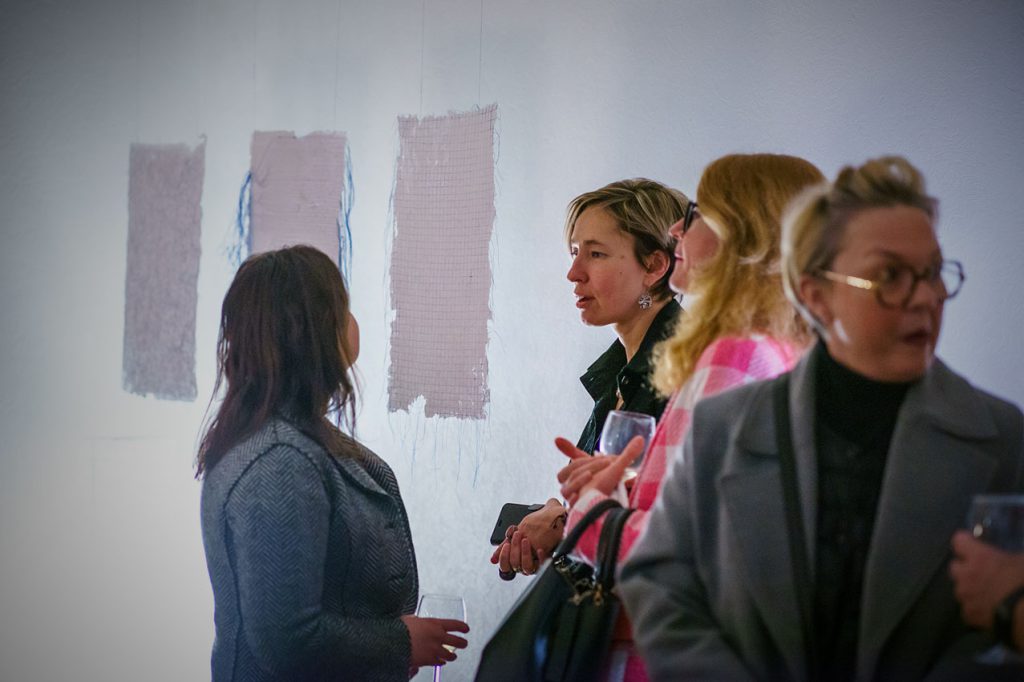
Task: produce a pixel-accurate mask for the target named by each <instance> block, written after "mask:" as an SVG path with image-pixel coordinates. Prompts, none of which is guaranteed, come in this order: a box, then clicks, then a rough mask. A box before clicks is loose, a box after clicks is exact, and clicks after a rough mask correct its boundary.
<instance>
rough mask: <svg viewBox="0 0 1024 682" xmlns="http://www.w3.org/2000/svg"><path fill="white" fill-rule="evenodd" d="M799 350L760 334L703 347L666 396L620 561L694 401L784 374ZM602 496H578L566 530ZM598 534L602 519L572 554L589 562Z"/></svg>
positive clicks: (677, 447)
mask: <svg viewBox="0 0 1024 682" xmlns="http://www.w3.org/2000/svg"><path fill="white" fill-rule="evenodd" d="M803 350H804V349H803V348H802V347H799V346H795V345H793V344H790V343H786V342H783V341H779V340H776V339H774V338H771V337H768V336H764V335H760V334H755V335H751V336H727V337H723V338H720V339H717V340H715V341H714V342H712V343H711V345H710V346H708V347H707V348H705V349H704V352H703V353H701V356H700V358H699V359H698V360H697V367H696V369H695V371H694V373H693V376H691V377H690V378H689V380H687V382H686V383H685V384H684V385H683V387H682V388H680V389H679V390H678V391H676V393H675V394H673V395H672V397H671V398H670V399H669V402H668V407H666V408H665V412H664V414H662V415H661V419H660V420H659V422H658V428H657V430H656V431H655V432H654V438H653V440H651V445H650V447H649V448H648V449H647V454H646V455H645V457H644V462H643V465H642V466H641V467H640V473H639V475H638V476H637V479H636V481H635V483H634V485H633V490H632V491H631V492H630V496H629V506H630V507H632V508H634V509H636V510H637V511H636V512H634V513H633V514H631V515H630V517H629V519H628V521H627V522H626V527H625V528H624V529H623V531H622V542H621V545H620V547H619V561H620V562H621V561H622V560H623V559H624V558H625V557H626V556H628V554H629V551H630V550H631V549H632V547H633V545H634V544H635V543H636V540H637V538H638V537H639V536H640V533H642V532H643V530H644V528H646V527H647V518H648V516H647V515H648V512H649V510H650V509H651V507H652V506H654V501H655V499H657V497H658V491H659V490H660V489H661V482H662V479H664V478H665V471H666V470H667V468H668V463H669V458H670V457H674V456H677V454H678V453H679V452H680V451H681V450H682V447H683V439H684V438H685V437H686V432H687V431H688V430H689V428H690V413H691V412H693V408H694V407H695V406H696V405H697V403H698V402H699V401H700V400H701V399H702V398H706V397H708V396H711V395H715V394H716V393H721V392H722V391H725V390H727V389H730V388H735V387H737V386H742V385H743V384H749V383H751V382H754V381H759V380H761V379H771V378H772V377H776V376H778V375H780V374H782V373H783V372H787V371H789V370H790V369H792V367H793V365H795V364H796V361H797V360H798V359H799V358H800V355H801V354H802V353H803ZM605 497H606V496H605V495H602V494H601V493H599V492H597V491H593V490H592V491H590V492H588V493H587V494H586V495H584V496H582V497H581V498H580V499H579V500H577V502H576V505H575V506H574V507H573V508H572V509H570V510H569V518H568V520H567V521H568V523H567V526H568V528H572V527H573V526H575V525H576V524H577V523H579V520H580V519H581V518H583V515H584V514H586V513H587V510H589V509H590V508H591V507H593V506H594V505H595V504H597V503H598V502H599V501H601V500H602V499H604V498H605ZM600 532H601V522H600V521H599V522H597V523H595V524H593V525H591V527H590V528H588V529H587V531H586V532H585V533H584V534H583V537H581V538H580V541H579V543H578V544H577V545H576V554H578V555H580V556H581V557H583V558H585V559H587V560H588V561H591V562H593V561H594V557H595V556H596V554H597V540H598V537H599V535H600Z"/></svg>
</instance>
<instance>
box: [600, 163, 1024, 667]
mask: <svg viewBox="0 0 1024 682" xmlns="http://www.w3.org/2000/svg"><path fill="white" fill-rule="evenodd" d="M935 220H936V201H935V200H934V199H933V198H931V197H930V196H928V195H927V194H926V192H925V188H924V180H923V178H922V177H921V174H920V173H919V172H918V171H917V169H915V168H914V167H913V166H912V165H910V163H908V162H907V161H906V160H905V159H902V158H899V157H885V158H881V159H875V160H872V161H868V162H867V163H865V164H863V165H861V166H859V167H847V168H844V169H843V170H842V171H841V172H840V173H839V175H838V177H837V178H836V180H835V182H834V183H832V184H821V185H819V186H817V187H814V188H812V189H810V190H808V191H807V192H806V193H805V194H804V195H803V196H802V197H801V198H800V199H798V200H797V202H795V204H794V206H793V207H792V208H791V209H790V210H789V211H788V212H787V218H786V220H785V229H784V234H783V245H782V276H783V281H784V283H785V291H786V295H787V297H788V298H789V300H790V301H791V303H792V304H793V305H794V307H795V309H796V310H798V311H799V312H800V313H801V314H802V315H804V317H805V318H806V319H807V320H808V321H809V322H810V323H811V324H812V325H813V327H814V329H815V330H816V332H817V334H818V342H817V344H816V345H815V347H814V349H813V350H812V351H811V352H810V353H808V354H807V355H806V356H805V357H804V358H803V359H802V360H801V361H800V363H799V364H798V365H797V366H796V367H795V368H794V369H793V370H792V372H789V373H787V374H785V375H783V376H782V377H779V378H777V379H774V380H771V381H763V382H758V383H756V384H753V385H750V386H745V387H742V388H739V389H737V390H735V391H730V392H728V393H725V394H722V395H720V396H715V397H712V398H709V399H707V400H705V401H704V402H702V403H701V404H699V405H697V407H696V408H695V410H694V411H693V416H692V426H691V429H690V436H689V437H688V438H687V440H686V443H685V447H684V448H683V451H682V452H681V453H680V454H679V455H677V456H675V457H674V458H673V460H672V462H671V465H670V466H671V469H670V472H669V473H668V475H667V476H666V478H665V482H664V485H663V487H662V489H661V494H660V499H659V503H658V505H657V506H656V507H655V509H654V511H653V512H652V514H651V518H650V522H649V524H648V526H647V530H646V534H645V535H644V536H643V538H642V539H641V540H640V541H639V542H638V543H637V545H636V547H635V550H634V552H633V554H632V555H631V556H630V558H629V560H628V561H627V562H626V565H625V566H624V567H623V569H622V579H621V582H620V585H619V589H620V590H621V593H622V597H623V601H624V603H625V605H626V608H627V611H628V612H629V616H630V618H631V619H632V622H633V625H634V632H635V635H636V641H637V644H638V646H639V648H640V651H641V653H642V654H643V656H644V660H645V661H646V663H647V669H648V672H649V673H650V676H651V678H652V679H655V680H678V679H708V678H711V677H714V678H716V679H729V680H829V681H832V680H839V681H842V680H922V679H929V680H938V679H944V680H945V679H948V680H956V679H971V680H976V679H1024V675H1022V673H1024V671H1022V670H1020V669H1015V670H1008V669H1005V668H1000V667H998V666H985V665H982V664H980V663H976V662H975V657H976V655H977V654H978V653H979V652H981V651H983V650H984V649H986V648H987V647H988V646H989V645H990V644H991V641H990V640H987V639H986V636H985V635H984V634H983V633H980V632H976V631H971V630H970V628H969V627H968V626H967V625H965V624H964V623H963V622H962V621H961V619H960V615H959V613H958V606H957V602H956V599H955V597H954V592H953V585H952V583H951V580H950V576H949V574H948V563H949V558H950V546H949V543H950V537H951V536H952V535H953V533H954V531H955V530H957V529H958V528H959V527H961V526H962V525H963V523H964V519H965V518H966V515H967V510H968V507H969V505H970V502H971V498H972V496H974V495H976V494H979V493H1005V492H1020V491H1021V490H1022V483H1024V481H1022V475H1024V452H1022V431H1024V419H1022V415H1021V412H1020V410H1019V409H1018V408H1017V407H1016V406H1014V405H1011V404H1010V403H1007V402H1005V401H1003V400H1000V399H999V398H996V397H994V396H992V395H989V394H988V393H985V392H983V391H981V390H979V389H977V388H974V387H973V386H971V385H970V384H969V383H968V382H967V381H966V380H965V379H964V378H963V377H961V376H960V375H958V374H956V373H955V372H953V371H952V370H951V369H949V368H948V367H946V365H945V364H943V363H942V361H940V360H938V359H937V358H936V357H935V347H936V344H937V342H938V338H939V332H940V330H941V327H942V316H943V309H944V306H945V303H946V301H947V300H949V299H951V298H953V297H954V296H955V295H956V294H957V292H958V291H959V290H960V286H961V284H962V283H963V280H964V276H963V268H962V266H961V265H960V264H959V263H958V262H956V261H952V260H947V259H946V258H945V256H944V255H943V252H942V249H941V247H940V246H939V242H938V240H937V237H936V232H935Z"/></svg>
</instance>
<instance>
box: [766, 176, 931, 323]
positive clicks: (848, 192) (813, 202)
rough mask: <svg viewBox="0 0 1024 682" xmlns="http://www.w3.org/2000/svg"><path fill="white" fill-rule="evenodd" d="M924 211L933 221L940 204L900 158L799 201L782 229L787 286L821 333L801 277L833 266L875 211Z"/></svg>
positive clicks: (838, 179) (823, 185)
mask: <svg viewBox="0 0 1024 682" xmlns="http://www.w3.org/2000/svg"><path fill="white" fill-rule="evenodd" d="M893 206H910V207H913V208H919V209H921V210H922V211H924V212H925V214H927V215H928V218H929V219H930V220H932V221H933V222H934V221H935V219H936V218H937V217H938V200H936V199H935V198H934V197H931V196H928V194H927V193H926V192H925V183H924V177H923V176H922V175H921V173H920V171H918V170H917V169H916V168H914V166H913V165H911V163H910V162H909V161H907V160H906V159H904V158H903V157H901V156H883V157H881V158H878V159H871V160H869V161H867V162H865V163H864V164H863V165H861V166H857V167H854V166H846V167H845V168H843V169H842V170H841V171H839V175H838V176H837V177H836V181H835V182H834V183H832V184H828V183H821V184H819V185H816V186H814V187H811V188H810V189H808V190H807V191H805V192H803V193H802V194H801V195H800V196H799V197H797V198H796V199H795V200H794V201H793V203H792V204H791V205H790V207H789V208H788V209H787V211H786V214H785V216H784V218H783V228H782V283H783V287H784V290H785V293H786V297H787V298H788V299H789V301H790V302H791V303H792V304H793V305H794V306H795V307H796V309H797V310H798V311H799V312H800V314H801V315H803V316H804V319H806V320H807V321H808V322H809V323H810V324H812V325H813V326H814V327H815V328H816V329H817V330H818V332H819V333H823V332H824V330H823V328H822V326H821V323H820V321H819V320H817V319H815V317H814V316H813V315H812V314H811V312H810V310H808V308H807V306H805V305H804V303H803V301H802V300H801V299H800V293H799V291H800V278H801V277H802V276H804V275H816V274H817V273H819V272H821V271H822V270H827V269H829V268H830V267H831V265H832V262H833V261H834V260H835V257H836V255H837V254H838V253H839V250H840V249H841V247H842V243H843V236H844V234H845V232H846V226H847V225H848V224H849V222H850V220H852V219H853V217H854V216H855V215H857V214H858V213H860V212H861V211H864V210H867V209H871V208H887V207H893Z"/></svg>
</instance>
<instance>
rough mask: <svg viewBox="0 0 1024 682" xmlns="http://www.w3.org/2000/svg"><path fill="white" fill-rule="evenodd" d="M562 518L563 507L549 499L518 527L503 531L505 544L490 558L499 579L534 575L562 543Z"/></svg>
mask: <svg viewBox="0 0 1024 682" xmlns="http://www.w3.org/2000/svg"><path fill="white" fill-rule="evenodd" d="M565 517H566V513H565V508H564V507H563V506H562V503H561V502H559V501H558V500H556V499H555V498H553V497H552V498H551V499H549V500H548V501H547V502H546V503H545V504H544V506H543V507H542V508H541V509H538V510H537V511H535V512H531V513H530V514H527V515H526V516H525V517H523V520H522V521H520V522H519V525H518V526H509V527H508V528H506V529H505V540H504V541H503V542H502V543H501V544H500V545H498V547H497V548H496V549H495V550H494V552H493V553H492V554H491V563H492V564H498V575H500V576H501V577H502V578H503V579H505V580H512V579H513V578H515V574H516V573H522V574H524V575H532V574H533V573H536V571H537V568H538V567H539V566H540V565H541V564H542V563H544V561H545V559H547V558H548V557H550V556H551V553H552V552H553V551H554V550H555V547H557V546H558V543H559V542H560V541H561V540H562V533H563V531H564V530H565Z"/></svg>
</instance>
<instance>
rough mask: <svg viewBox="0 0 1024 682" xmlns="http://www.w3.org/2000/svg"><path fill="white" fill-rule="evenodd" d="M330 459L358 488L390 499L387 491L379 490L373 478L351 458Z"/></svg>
mask: <svg viewBox="0 0 1024 682" xmlns="http://www.w3.org/2000/svg"><path fill="white" fill-rule="evenodd" d="M331 459H332V460H333V461H334V463H335V465H337V467H338V471H339V472H341V474H342V475H343V476H345V477H346V478H348V479H349V480H350V481H352V482H353V483H355V484H356V485H358V486H359V487H360V488H364V489H366V490H368V491H370V492H371V493H376V494H377V495H385V496H387V497H390V495H388V493H387V491H386V490H384V489H383V488H381V487H380V485H378V484H377V481H375V480H373V477H372V476H370V474H368V473H367V472H366V469H364V468H363V467H362V465H361V464H359V462H357V461H356V460H355V459H353V458H352V457H331Z"/></svg>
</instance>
